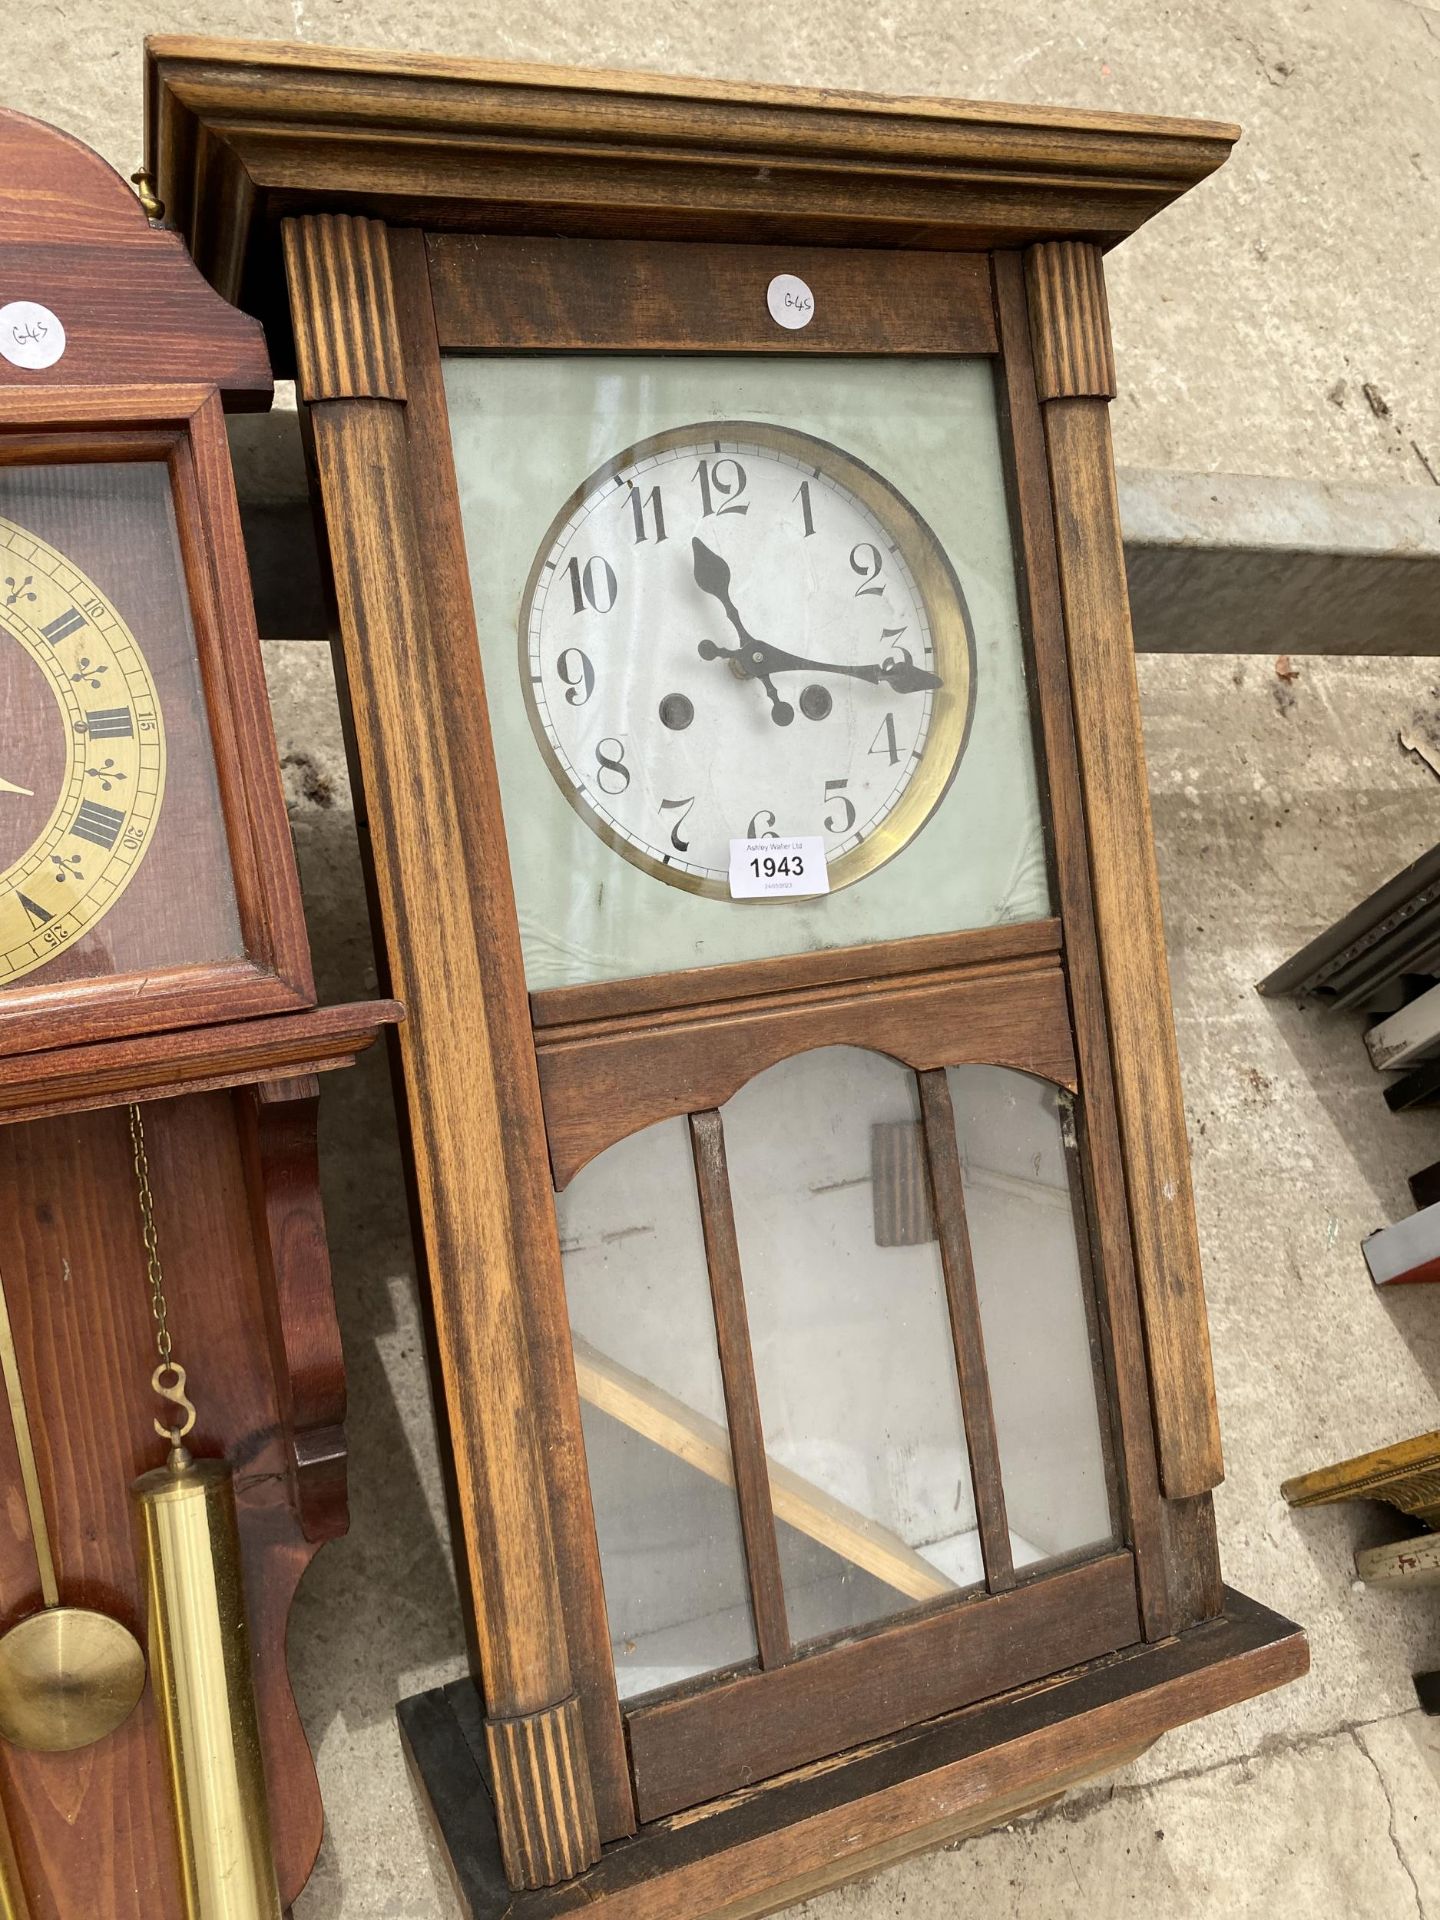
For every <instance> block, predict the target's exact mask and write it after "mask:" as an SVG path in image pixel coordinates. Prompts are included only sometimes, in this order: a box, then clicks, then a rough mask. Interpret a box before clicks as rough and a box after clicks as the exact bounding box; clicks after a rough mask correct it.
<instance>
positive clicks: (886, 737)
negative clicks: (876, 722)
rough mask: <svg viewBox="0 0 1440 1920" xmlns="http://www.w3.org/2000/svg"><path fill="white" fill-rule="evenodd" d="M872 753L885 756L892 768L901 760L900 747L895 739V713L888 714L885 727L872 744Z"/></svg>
mask: <svg viewBox="0 0 1440 1920" xmlns="http://www.w3.org/2000/svg"><path fill="white" fill-rule="evenodd" d="M870 751H871V753H883V754H885V755H886V756H887V757H888V759H889V761H890V764H891V766H892V767H893V766H894V765H895V762H896V761H897V760H898V759H899V758H900V747H899V744H898V743H897V741H896V739H895V716H894V714H893V713H887V714H886V716H885V724H884V726H883V727H881V729H880V731H879V732H878V733H877V734H876V736H875V738H874V739H873V740H872V741H871V743H870Z"/></svg>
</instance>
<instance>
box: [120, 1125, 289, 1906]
mask: <svg viewBox="0 0 1440 1920" xmlns="http://www.w3.org/2000/svg"><path fill="white" fill-rule="evenodd" d="M130 1131H131V1138H132V1140H133V1142H134V1146H135V1172H136V1178H137V1182H138V1186H139V1193H140V1212H141V1219H142V1222H143V1225H144V1232H145V1248H146V1252H147V1254H148V1256H149V1263H150V1266H149V1271H150V1289H151V1305H152V1310H153V1312H154V1316H155V1322H156V1328H157V1332H156V1345H157V1348H158V1350H159V1353H160V1365H159V1366H158V1367H157V1368H156V1369H155V1372H154V1374H153V1376H152V1380H151V1384H152V1386H153V1387H154V1389H155V1391H156V1392H157V1393H158V1394H160V1395H161V1396H162V1398H164V1399H167V1400H169V1401H171V1402H172V1403H173V1404H174V1405H175V1406H177V1407H179V1408H181V1409H183V1411H184V1419H183V1420H182V1421H181V1422H180V1423H179V1424H178V1425H171V1426H163V1425H162V1424H161V1423H160V1421H158V1420H157V1421H156V1422H155V1423H154V1424H155V1431H156V1432H157V1433H158V1434H159V1435H160V1437H161V1438H162V1439H164V1440H168V1441H169V1443H170V1452H169V1457H168V1459H167V1461H166V1463H165V1465H164V1466H163V1467H156V1468H155V1469H154V1470H153V1471H152V1472H150V1473H143V1474H141V1476H140V1478H139V1479H138V1480H136V1481H135V1482H134V1484H133V1486H132V1488H131V1493H132V1495H133V1497H134V1500H135V1506H136V1511H137V1513H138V1515H139V1519H140V1528H141V1535H142V1544H143V1548H144V1556H145V1572H146V1587H147V1592H148V1598H149V1615H150V1671H151V1676H152V1678H153V1680H154V1683H155V1697H156V1702H157V1705H158V1707H159V1710H160V1720H161V1724H162V1727H163V1729H164V1735H165V1754H166V1761H167V1764H168V1770H169V1776H170V1798H171V1805H172V1807H173V1809H174V1814H175V1832H176V1840H177V1843H178V1846H179V1852H180V1867H181V1879H182V1889H181V1890H182V1895H183V1898H184V1903H185V1920H281V1906H280V1893H279V1889H278V1887H277V1885H276V1881H275V1866H274V1860H273V1857H272V1854H271V1847H270V1811H269V1805H268V1802H267V1800H266V1796H265V1770H264V1764H263V1761H262V1758H261V1753H260V1728H259V1721H258V1719H257V1716H256V1712H255V1692H254V1686H253V1683H252V1679H251V1670H250V1635H249V1631H248V1629H247V1626H246V1621H245V1592H244V1581H243V1572H242V1566H241V1560H240V1535H239V1531H238V1529H237V1527H236V1521H235V1488H234V1480H233V1476H232V1474H231V1471H230V1468H229V1466H228V1465H227V1463H226V1462H225V1461H223V1460H195V1459H192V1457H191V1455H190V1452H189V1450H188V1449H187V1447H186V1446H185V1444H184V1441H185V1437H186V1435H187V1434H188V1433H189V1432H190V1429H191V1428H192V1427H193V1426H194V1424H195V1409H194V1407H193V1406H191V1404H190V1402H189V1400H188V1399H187V1398H186V1397H185V1370H184V1368H183V1367H180V1366H177V1365H176V1364H175V1362H174V1361H173V1360H172V1359H171V1358H170V1335H169V1332H168V1330H167V1327H166V1318H165V1314H166V1309H165V1294H164V1290H163V1284H162V1280H161V1273H160V1259H159V1252H158V1248H157V1244H156V1235H155V1221H154V1213H153V1206H152V1201H151V1195H150V1182H149V1171H148V1167H147V1165H146V1158H145V1145H144V1134H143V1131H142V1129H141V1122H140V1112H139V1109H138V1108H137V1107H133V1106H132V1107H131V1109H130Z"/></svg>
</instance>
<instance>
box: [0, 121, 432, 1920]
mask: <svg viewBox="0 0 1440 1920" xmlns="http://www.w3.org/2000/svg"><path fill="white" fill-rule="evenodd" d="M0 274H3V288H0V299H21V298H23V299H26V300H29V301H32V302H34V303H36V304H38V305H39V306H40V307H42V308H43V309H44V310H45V311H47V312H48V313H49V314H51V315H52V316H58V317H59V319H60V320H61V322H62V323H63V326H64V330H65V349H64V352H63V354H62V355H61V356H60V357H59V358H58V359H57V360H55V361H54V362H53V363H52V364H51V365H49V366H47V367H39V368H36V367H26V366H17V365H15V364H14V361H13V358H11V357H0V698H3V707H0V783H3V784H0V948H3V950H4V955H5V962H4V966H3V968H0V1219H3V1221H4V1236H3V1244H0V1283H3V1288H4V1294H5V1301H6V1306H7V1315H6V1318H7V1320H8V1329H7V1337H6V1340H5V1348H6V1351H5V1355H4V1359H5V1373H6V1389H7V1391H6V1401H5V1404H6V1406H7V1407H8V1415H9V1417H8V1419H5V1418H4V1417H3V1414H0V1471H3V1478H4V1482H5V1485H6V1487H7V1490H8V1494H9V1506H8V1509H7V1511H8V1514H9V1521H10V1524H8V1525H7V1526H6V1528H5V1529H4V1537H3V1541H0V1625H3V1626H4V1628H5V1629H6V1630H7V1632H8V1630H9V1629H11V1628H12V1627H14V1626H15V1625H16V1624H17V1622H23V1621H25V1620H27V1619H29V1618H30V1617H31V1616H33V1615H34V1614H35V1613H36V1612H37V1610H38V1609H39V1608H40V1607H41V1605H42V1602H44V1601H46V1600H47V1594H46V1571H45V1568H44V1566H43V1565H42V1541H41V1533H42V1529H43V1531H44V1532H46V1533H48V1536H49V1546H50V1552H51V1557H52V1558H53V1578H54V1583H55V1587H56V1588H57V1589H58V1594H59V1600H60V1604H61V1605H63V1606H68V1607H85V1608H89V1609H92V1610H94V1611H97V1612H99V1613H101V1614H104V1615H106V1616H108V1617H109V1619H110V1620H111V1621H112V1622H118V1623H119V1625H120V1626H121V1627H123V1628H125V1629H128V1630H129V1632H130V1633H131V1634H132V1635H133V1636H135V1638H136V1639H138V1640H141V1641H143V1640H144V1638H145V1636H146V1632H147V1614H148V1615H149V1617H150V1619H151V1620H152V1622H153V1618H154V1609H155V1607H156V1606H158V1600H157V1599H156V1597H155V1592H154V1590H153V1589H152V1590H151V1592H150V1595H149V1604H148V1605H147V1579H146V1569H145V1564H144V1561H143V1559H142V1553H141V1548H140V1543H139V1541H138V1539H137V1534H136V1524H135V1516H134V1512H133V1507H132V1500H131V1494H130V1488H131V1483H132V1482H133V1481H134V1479H135V1477H136V1476H137V1474H141V1473H143V1472H145V1471H146V1470H148V1469H151V1468H154V1467H156V1466H157V1465H159V1464H160V1463H161V1461H162V1460H163V1458H164V1443H163V1441H162V1439H161V1437H160V1435H159V1434H157V1431H156V1429H155V1426H154V1424H153V1421H154V1416H155V1414H156V1413H157V1411H159V1403H158V1402H157V1401H156V1398H155V1395H154V1391H153V1389H152V1386H151V1373H152V1369H153V1367H154V1364H155V1359H156V1345H155V1340H156V1335H155V1321H154V1317H153V1305H152V1296H151V1287H150V1277H149V1274H148V1271H147V1267H148V1263H147V1249H146V1244H145V1241H144V1239H143V1237H142V1230H141V1213H140V1205H139V1198H138V1190H137V1168H136V1163H135V1149H134V1145H133V1142H132V1136H131V1132H130V1124H129V1119H128V1116H127V1113H126V1111H125V1109H126V1107H127V1105H128V1104H129V1103H131V1102H135V1103H138V1104H139V1105H140V1107H141V1109H142V1112H143V1116H144V1137H145V1141H146V1145H147V1150H148V1162H149V1183H150V1189H151V1192H152V1195H153V1205H154V1222H155V1227H156V1230H157V1233H158V1244H159V1251H160V1258H161V1263H162V1273H163V1280H164V1286H165V1291H166V1296H167V1304H168V1321H169V1328H170V1332H171V1336H172V1338H173V1341H174V1358H175V1359H176V1360H177V1361H178V1362H180V1363H181V1364H182V1365H184V1366H186V1367H187V1368H188V1369H189V1379H188V1385H189V1389H190V1393H191V1395H192V1396H193V1401H194V1404H195V1406H196V1407H197V1409H198V1414H199V1418H198V1421H197V1424H196V1426H195V1429H194V1431H193V1433H192V1434H191V1436H190V1445H191V1447H192V1448H193V1449H194V1452H195V1454H196V1456H197V1457H198V1458H201V1459H204V1460H207V1461H215V1460H221V1459H223V1460H225V1461H227V1462H228V1463H229V1466H230V1468H231V1470H232V1472H233V1475H234V1486H235V1493H236V1506H237V1509H238V1525H239V1539H240V1554H241V1560H242V1562H243V1575H244V1582H245V1592H246V1602H247V1612H248V1616H249V1625H250V1645H251V1649H252V1664H253V1683H254V1693H255V1697H256V1702H257V1708H258V1723H259V1744H260V1747H261V1749H262V1751H263V1757H264V1767H265V1772H266V1775H267V1777H268V1795H267V1796H266V1797H267V1798H268V1802H269V1830H270V1834H271V1837H272V1840H273V1852H274V1861H275V1867H276V1872H277V1876H278V1883H279V1887H280V1892H281V1896H282V1898H283V1900H284V1901H286V1902H288V1901H290V1900H292V1899H293V1898H294V1897H295V1895H296V1894H297V1893H298V1892H299V1890H300V1888H301V1887H302V1886H303V1885H304V1882H305V1880H306V1878H307V1877H308V1875H309V1872H310V1869H311V1867H312V1865H313V1863H314V1859H315V1854H316V1851H317V1849H318V1846H319V1842H320V1835H321V1827H322V1818H321V1809H320V1799H319V1791H318V1786H317V1783H316V1779H315V1771H314V1765H313V1762H312V1760H311V1757H310V1753H309V1749H308V1746H307V1743H306V1739H305V1734H304V1731H303V1728H302V1727H301V1725H300V1720H299V1715H298V1713H297V1711H296V1707H295V1702H294V1699H293V1697H292V1695H291V1691H290V1683H289V1678H288V1674H287V1671H286V1629H287V1625H288V1618H289V1612H290V1606H291V1603H292V1601H293V1598H294V1594H295V1590H296V1587H297V1585H298V1583H299V1580H300V1577H301V1575H302V1573H303V1572H304V1570H305V1568H306V1566H307V1565H308V1563H309V1561H310V1560H311V1558H312V1557H313V1556H314V1554H315V1552H316V1551H317V1550H318V1547H319V1545H320V1544H321V1543H322V1542H323V1541H325V1540H326V1539H330V1538H333V1537H334V1536H335V1535H337V1534H338V1533H341V1532H343V1531H344V1528H345V1524H346V1497H345V1449H344V1435H343V1425H342V1423H343V1419H344V1411H345V1393H344V1370H343V1362H342V1356H341V1351H340V1342H339V1333H338V1328H337V1326H336V1322H335V1316H334V1308H333V1302H332V1299H331V1294H330V1275H329V1264H328V1256H327V1253H326V1244H325V1228H324V1218H323V1213H322V1210H321V1205H320V1196H319V1181H318V1162H317V1148H316V1113H317V1106H318V1094H319V1083H318V1079H317V1077H316V1076H318V1075H319V1074H320V1073H322V1072H326V1071H329V1070H330V1069H332V1068H338V1067H342V1066H345V1065H347V1064H349V1063H350V1061H352V1060H353V1059H354V1057H355V1056H356V1054H357V1053H359V1052H360V1051H361V1050H363V1049H364V1048H365V1047H366V1046H368V1045H369V1044H371V1042H372V1041H373V1040H374V1039H375V1038H376V1036H377V1035H378V1033H379V1032H380V1031H381V1030H382V1029H383V1028H384V1027H385V1026H386V1025H387V1024H390V1023H392V1022H393V1021H394V1020H395V1019H396V1018H398V1015H399V1009H398V1008H396V1007H395V1006H393V1005H391V1004H389V1003H387V1002H373V1003H367V1004H363V1005H359V1006H350V1007H331V1008H323V1009H317V1008H316V1007H315V1006H314V1004H313V1001H314V994H313V990H312V986H311V973H310V961H309V953H308V947H307V943H306V937H305V929H304V922H303V919H302V916H301V910H300V898H299V888H298V881H297V876H296V871H295V864H294V854H293V850H292V847H291V844H290V838H289V830H288V823H287V819H286V813H285V806H284V798H283V793H282V790H281V785H280V777H279V768H278V765H277V762H276V752H275V742H274V734H273V731H272V728H271V723H270V717H269V709H268V706H267V704H266V699H265V688H264V679H263V672H262V667H261V660H260V653H259V647H258V644H257V640H256V635H255V627H254V620H253V616H252V611H251V603H250V597H249V585H248V579H247V572H246V566H245V558H244V552H243V548H242V545H241V538H240V530H239V521H238V514H237V511H236V504H235V494H234V483H233V478H232V475H231V470H230V465H229V452H228V447H227V443H226V435H225V425H224V419H223V409H224V407H225V406H227V405H228V406H232V407H235V406H238V407H244V408H257V407H264V406H266V405H268V404H269V399H270V393H271V377H270V369H269V365H268V361H267V357H266V353H265V348H264V342H263V339H262V337H261V334H260V330H259V328H258V326H257V325H256V324H255V323H254V322H253V321H251V320H249V319H247V318H246V317H245V316H243V315H241V314H238V313H237V312H235V310H234V309H233V308H231V307H229V306H227V305H226V304H225V302H224V301H222V300H220V299H219V298H217V296H216V295H215V294H214V292H213V291H212V290H211V289H210V288H208V287H207V286H206V285H205V284H204V282H203V281H202V280H201V278H200V277H199V275H198V274H197V273H196V272H195V270H194V268H193V266H192V265H191V263H190V261H189V260H188V258H187V257H186V255H185V252H184V249H183V247H182V246H181V244H180V242H179V240H178V239H177V238H176V237H175V236H174V235H173V234H170V233H166V232H162V231H160V230H158V229H157V228H154V227H152V226H151V224H150V222H149V220H148V219H147V217H146V215H145V212H144V211H143V209H142V207H141V205H140V202H139V200H138V199H137V197H136V196H135V194H134V193H132V192H131V190H130V189H129V188H128V187H127V186H126V185H125V184H124V183H123V182H122V181H121V180H120V179H119V178H118V176H117V175H115V174H114V173H113V171H112V170H111V169H110V168H109V167H108V166H106V165H105V164H104V162H102V161H101V160H100V159H99V158H98V156H96V155H95V154H93V153H91V152H89V151H88V150H87V149H86V148H84V147H83V146H81V145H80V144H79V143H78V142H77V141H75V140H73V139H71V138H70V137H69V136H67V135H65V134H63V133H60V132H58V131H57V130H55V129H54V128H51V127H47V126H44V125H41V124H40V123H38V122H36V121H32V120H28V119H25V118H23V117H21V116H18V115H15V114H10V113H7V112H3V111H0ZM47 324H48V323H47ZM7 344H13V343H11V342H7ZM77 908H79V910H78V911H77ZM24 1433H28V1435H29V1438H30V1441H31V1444H32V1447H33V1456H34V1480H33V1501H34V1502H38V1506H39V1509H40V1512H41V1516H42V1518H41V1524H40V1525H39V1526H37V1525H36V1521H35V1515H36V1505H35V1504H32V1489H31V1486H30V1483H29V1482H28V1481H25V1478H24V1473H23V1461H24V1455H23V1451H22V1434H24ZM22 1482H24V1483H25V1485H26V1496H25V1497H24V1498H22V1495H21V1487H22ZM27 1522H28V1523H27ZM203 1560H204V1556H203V1554H202V1556H201V1561H202V1562H203ZM202 1570H203V1568H202ZM154 1678H155V1676H153V1675H152V1679H154ZM160 1691H161V1689H160V1687H159V1686H158V1685H156V1684H147V1686H146V1688H145V1691H144V1693H143V1694H142V1696H141V1698H140V1701H139V1704H138V1705H137V1706H136V1707H135V1709H134V1711H133V1712H132V1713H131V1714H130V1716H129V1718H128V1719H126V1720H125V1721H123V1723H122V1724H121V1725H120V1726H119V1727H118V1728H117V1729H115V1730H114V1731H111V1732H108V1733H106V1734H105V1735H104V1736H103V1737H101V1738H100V1739H98V1740H97V1741H94V1742H92V1744H90V1745H88V1746H85V1747H82V1748H78V1749H76V1750H74V1751H66V1752H51V1751H44V1752H41V1751H34V1750H30V1749H28V1748H22V1747H21V1746H19V1745H16V1744H12V1743H11V1742H10V1741H6V1742H4V1743H0V1827H4V1828H8V1832H9V1838H10V1844H11V1846H12V1847H13V1859H10V1860H8V1861H7V1862H6V1865H5V1866H4V1868H3V1869H0V1871H3V1872H4V1874H5V1876H6V1877H5V1883H4V1902H3V1903H4V1904H5V1906H6V1910H7V1911H18V1910H21V1909H20V1908H17V1907H12V1906H11V1905H10V1902H11V1900H12V1899H15V1900H18V1901H20V1902H22V1903H23V1911H25V1912H26V1913H27V1914H30V1915H33V1916H34V1920H69V1916H72V1915H75V1914H80V1913H95V1914H103V1915H105V1916H107V1920H109V1917H110V1916H113V1920H140V1916H141V1915H142V1914H143V1915H148V1916H153V1917H154V1920H181V1917H182V1915H183V1914H184V1913H185V1912H187V1911H191V1912H193V1911H195V1910H196V1909H195V1907H194V1906H193V1904H192V1903H191V1901H190V1900H189V1899H188V1898H187V1894H186V1891H185V1881H186V1872H185V1871H184V1870H183V1869H182V1848H181V1844H180V1839H179V1834H178V1831H177V1816H179V1814H180V1808H179V1805H178V1800H179V1799H180V1798H181V1797H183V1796H182V1795H181V1793H180V1789H179V1788H178V1787H177V1785H176V1780H175V1773H174V1769H173V1767H172V1765H171V1763H170V1760H169V1759H167V1745H166V1739H165V1733H164V1728H163V1726H162V1719H163V1715H162V1708H161V1703H160ZM216 1772H217V1778H218V1777H219V1776H220V1775H222V1774H223V1772H224V1770H223V1769H222V1768H217V1770H216ZM224 1796H225V1788H224V1783H223V1780H222V1781H221V1784H220V1786H219V1788H218V1789H217V1794H216V1799H215V1803H214V1804H215V1806H217V1807H218V1806H220V1805H221V1803H222V1802H223V1801H224ZM240 1811H241V1812H242V1813H243V1812H244V1809H241V1810H240ZM251 1811H252V1812H253V1811H254V1809H251ZM229 1812H230V1813H231V1814H234V1813H235V1812H236V1809H235V1808H234V1806H233V1805H232V1806H230V1808H229ZM261 1813H262V1818H263V1809H262V1810H261ZM262 1877H263V1876H262ZM17 1880H18V1882H19V1887H18V1889H17V1886H16V1881H17Z"/></svg>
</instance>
